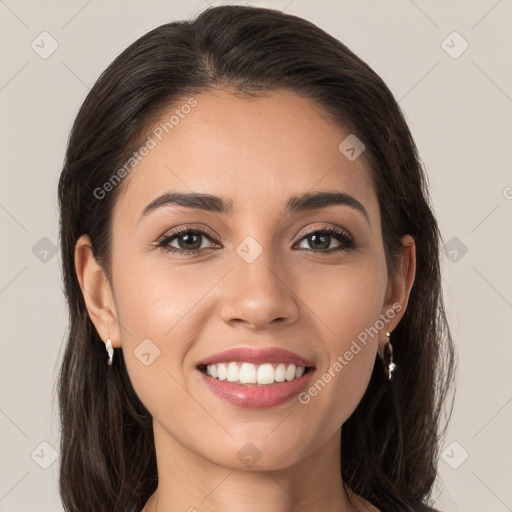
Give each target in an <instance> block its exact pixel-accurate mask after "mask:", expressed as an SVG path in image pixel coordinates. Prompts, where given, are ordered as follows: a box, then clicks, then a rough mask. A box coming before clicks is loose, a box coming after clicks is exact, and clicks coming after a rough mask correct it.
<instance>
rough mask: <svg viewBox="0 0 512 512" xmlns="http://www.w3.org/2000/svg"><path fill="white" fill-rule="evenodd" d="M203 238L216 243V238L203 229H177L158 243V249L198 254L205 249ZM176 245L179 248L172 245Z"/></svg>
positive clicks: (176, 252)
mask: <svg viewBox="0 0 512 512" xmlns="http://www.w3.org/2000/svg"><path fill="white" fill-rule="evenodd" d="M202 238H206V239H208V240H210V241H214V242H216V239H215V237H214V236H213V234H211V233H210V232H209V231H206V230H202V229H191V228H190V227H186V226H185V227H183V228H177V229H175V230H173V231H171V232H170V233H167V234H166V235H164V237H163V238H162V239H161V240H160V241H159V242H157V245H156V246H157V247H158V248H161V249H163V250H165V251H168V252H171V253H175V254H198V253H199V252H202V251H203V250H205V249H209V248H211V247H206V248H205V247H204V246H203V244H202V242H203V240H202ZM171 243H176V244H177V245H178V247H176V246H173V245H171Z"/></svg>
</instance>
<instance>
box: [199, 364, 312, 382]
mask: <svg viewBox="0 0 512 512" xmlns="http://www.w3.org/2000/svg"><path fill="white" fill-rule="evenodd" d="M304 372H305V367H304V366H295V365H294V364H293V363H292V364H285V363H279V364H277V365H275V367H274V365H273V364H272V363H264V364H260V365H255V364H252V363H236V362H231V363H227V362H226V363H218V364H209V365H207V366H206V374H207V375H209V376H210V377H213V378H215V379H219V380H227V381H229V382H240V384H273V383H274V382H284V381H285V380H287V381H291V380H294V379H298V378H299V377H302V375H304Z"/></svg>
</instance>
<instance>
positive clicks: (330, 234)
mask: <svg viewBox="0 0 512 512" xmlns="http://www.w3.org/2000/svg"><path fill="white" fill-rule="evenodd" d="M204 239H206V240H209V241H210V242H213V243H214V246H217V247H219V246H220V242H218V241H217V239H216V237H215V236H214V235H213V233H211V232H210V231H208V230H205V229H192V228H190V227H188V226H184V227H181V228H176V229H174V230H173V231H171V232H170V233H166V234H165V235H164V236H163V237H162V238H161V239H160V240H159V241H158V242H157V243H156V247H157V248H160V249H163V250H164V251H166V252H170V253H173V254H182V255H194V254H195V255H197V254H199V253H200V252H202V251H205V250H208V249H212V248H214V247H212V246H209V247H208V246H207V247H205V246H204V245H203V241H204ZM333 239H334V240H337V241H338V242H339V246H338V247H334V248H330V249H329V247H330V245H331V242H332V240H333ZM302 240H304V241H306V242H309V244H310V245H311V246H312V249H307V248H306V250H307V251H309V252H314V253H320V254H328V253H337V252H343V251H348V250H350V249H352V248H353V247H355V243H354V240H353V238H352V236H351V235H350V234H349V233H348V232H347V231H345V230H344V229H342V228H338V227H325V228H322V229H316V230H313V231H310V232H308V233H306V235H305V236H303V237H302V238H301V239H300V241H302ZM172 244H176V245H177V247H176V245H172ZM301 249H304V247H301Z"/></svg>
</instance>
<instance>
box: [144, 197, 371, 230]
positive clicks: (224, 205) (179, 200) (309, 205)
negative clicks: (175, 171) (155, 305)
mask: <svg viewBox="0 0 512 512" xmlns="http://www.w3.org/2000/svg"><path fill="white" fill-rule="evenodd" d="M170 205H178V206H184V207H186V208H196V209H199V210H204V211H207V212H212V213H222V214H226V215H233V213H234V207H233V201H232V200H231V199H222V198H220V197H217V196H213V195H211V194H201V193H198V192H186V193H185V192H173V191H168V192H165V193H164V194H162V195H161V196H159V197H157V198H156V199H155V200H154V201H151V203H149V204H148V205H147V206H146V207H145V208H144V211H143V212H142V215H141V217H140V219H139V221H140V220H141V219H142V218H143V217H145V216H147V215H149V214H150V213H151V212H153V211H155V210H157V209H159V208H161V207H163V206H170ZM335 205H343V206H349V207H351V208H354V209H355V210H357V211H358V212H360V213H362V214H363V216H364V217H365V219H366V221H367V222H368V224H370V216H369V214H368V211H367V210H366V208H365V207H364V206H363V205H362V204H361V203H360V202H359V201H358V200H357V199H356V198H355V197H353V196H351V195H349V194H347V193H345V192H333V191H325V192H313V193H311V192H306V193H305V194H303V195H300V196H293V197H290V198H289V199H288V201H287V202H286V207H285V212H284V214H285V215H286V214H288V213H294V212H301V211H307V210H314V209H316V208H324V207H327V206H335Z"/></svg>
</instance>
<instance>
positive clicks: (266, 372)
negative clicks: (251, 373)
mask: <svg viewBox="0 0 512 512" xmlns="http://www.w3.org/2000/svg"><path fill="white" fill-rule="evenodd" d="M256 380H257V382H258V384H272V383H273V382H274V367H273V366H272V365H271V364H270V363H265V364H262V365H260V367H259V368H258V375H257V376H256Z"/></svg>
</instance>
